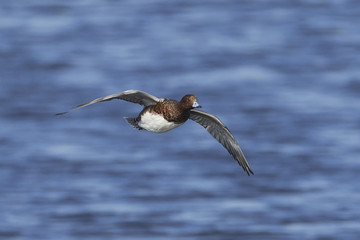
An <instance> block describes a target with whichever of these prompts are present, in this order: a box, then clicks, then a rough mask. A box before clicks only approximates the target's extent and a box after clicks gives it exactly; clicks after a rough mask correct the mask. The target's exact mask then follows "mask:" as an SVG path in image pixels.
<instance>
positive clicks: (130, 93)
mask: <svg viewBox="0 0 360 240" xmlns="http://www.w3.org/2000/svg"><path fill="white" fill-rule="evenodd" d="M113 99H122V100H125V101H129V102H133V103H138V104H140V105H143V106H145V107H146V106H150V105H155V104H156V103H157V102H159V101H160V100H161V98H157V97H155V96H152V95H150V94H148V93H146V92H143V91H139V90H127V91H125V92H121V93H115V94H111V95H108V96H106V97H101V98H97V99H94V100H92V101H90V102H87V103H83V104H80V105H78V106H76V107H74V108H73V109H71V110H70V111H74V110H77V109H79V108H83V107H86V106H89V105H91V104H94V103H98V102H104V101H110V100H113ZM70 111H68V112H70ZM68 112H62V113H58V114H56V115H62V114H65V113H68Z"/></svg>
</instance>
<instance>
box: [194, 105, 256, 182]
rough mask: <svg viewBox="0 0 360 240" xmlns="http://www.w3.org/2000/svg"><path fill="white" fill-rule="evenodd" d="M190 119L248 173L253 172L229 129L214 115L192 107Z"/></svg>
mask: <svg viewBox="0 0 360 240" xmlns="http://www.w3.org/2000/svg"><path fill="white" fill-rule="evenodd" d="M190 119H191V120H193V121H195V122H197V123H199V124H200V125H202V126H203V127H204V128H205V129H206V130H207V131H208V132H209V133H210V134H211V135H212V136H213V137H214V138H215V139H216V140H218V141H219V142H220V143H221V144H222V145H223V146H224V147H225V148H226V149H227V150H228V152H229V153H230V154H231V155H232V156H233V157H234V159H235V160H236V161H237V162H238V163H239V165H240V166H242V168H243V169H244V170H245V171H246V173H247V174H248V175H250V173H251V174H254V173H253V172H252V171H251V169H250V166H249V164H248V163H247V161H246V159H245V156H244V154H243V153H242V151H241V149H240V147H239V145H238V143H237V142H236V140H235V138H234V137H233V135H232V134H231V132H230V131H229V129H228V128H227V127H226V126H225V125H224V124H223V123H222V122H221V121H220V120H219V119H218V118H217V117H215V116H214V115H212V114H209V113H206V112H203V111H199V110H195V109H192V110H191V111H190Z"/></svg>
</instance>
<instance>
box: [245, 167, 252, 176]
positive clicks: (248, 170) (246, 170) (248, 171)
mask: <svg viewBox="0 0 360 240" xmlns="http://www.w3.org/2000/svg"><path fill="white" fill-rule="evenodd" d="M244 171H245V172H246V173H247V175H248V176H251V175H254V172H253V171H252V170H251V169H250V168H244ZM250 173H251V174H250Z"/></svg>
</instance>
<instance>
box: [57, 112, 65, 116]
mask: <svg viewBox="0 0 360 240" xmlns="http://www.w3.org/2000/svg"><path fill="white" fill-rule="evenodd" d="M66 113H68V112H60V113H56V114H55V115H56V116H60V115H64V114H66Z"/></svg>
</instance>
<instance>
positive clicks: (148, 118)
mask: <svg viewBox="0 0 360 240" xmlns="http://www.w3.org/2000/svg"><path fill="white" fill-rule="evenodd" d="M182 124H183V123H174V122H168V121H167V120H165V119H164V118H163V117H162V116H160V115H158V114H151V113H149V112H146V113H145V114H144V115H142V116H141V119H140V121H139V123H138V125H139V126H140V127H142V128H144V129H145V130H147V131H149V132H155V133H163V132H166V131H169V130H171V129H174V128H176V127H178V126H180V125H182Z"/></svg>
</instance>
